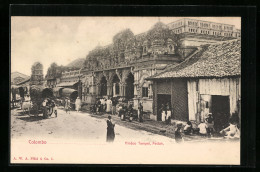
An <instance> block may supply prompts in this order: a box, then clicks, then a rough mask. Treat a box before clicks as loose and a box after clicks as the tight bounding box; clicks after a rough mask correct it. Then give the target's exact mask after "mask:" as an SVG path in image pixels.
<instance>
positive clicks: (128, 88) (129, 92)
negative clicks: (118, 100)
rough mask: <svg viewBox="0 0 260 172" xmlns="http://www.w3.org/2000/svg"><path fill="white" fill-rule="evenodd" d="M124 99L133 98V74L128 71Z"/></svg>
mask: <svg viewBox="0 0 260 172" xmlns="http://www.w3.org/2000/svg"><path fill="white" fill-rule="evenodd" d="M125 96H126V99H127V100H130V99H132V98H134V75H133V74H132V73H129V74H128V76H127V79H126V95H125Z"/></svg>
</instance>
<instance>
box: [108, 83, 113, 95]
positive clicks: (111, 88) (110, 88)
mask: <svg viewBox="0 0 260 172" xmlns="http://www.w3.org/2000/svg"><path fill="white" fill-rule="evenodd" d="M112 90H113V83H107V95H108V96H113V95H112V93H113V91H112Z"/></svg>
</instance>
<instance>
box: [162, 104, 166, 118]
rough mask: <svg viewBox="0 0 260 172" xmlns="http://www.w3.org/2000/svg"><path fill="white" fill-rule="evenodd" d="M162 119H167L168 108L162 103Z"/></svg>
mask: <svg viewBox="0 0 260 172" xmlns="http://www.w3.org/2000/svg"><path fill="white" fill-rule="evenodd" d="M161 114H162V121H165V119H166V108H165V106H164V105H162V113H161Z"/></svg>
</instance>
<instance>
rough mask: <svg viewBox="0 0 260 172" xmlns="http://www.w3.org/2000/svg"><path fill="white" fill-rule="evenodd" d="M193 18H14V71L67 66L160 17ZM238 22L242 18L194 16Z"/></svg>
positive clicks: (152, 22) (167, 21)
mask: <svg viewBox="0 0 260 172" xmlns="http://www.w3.org/2000/svg"><path fill="white" fill-rule="evenodd" d="M182 18H193V17H11V72H15V71H18V72H21V73H23V74H26V75H31V66H32V65H33V64H34V63H35V62H40V63H42V64H43V70H44V71H43V73H44V75H45V74H46V72H47V70H48V68H49V66H50V65H51V63H53V62H55V63H57V64H58V65H67V64H68V63H70V62H71V61H73V60H76V59H77V58H86V56H87V54H88V52H89V51H91V50H93V49H94V48H95V47H96V46H98V45H99V46H105V45H108V44H111V43H112V39H113V36H114V35H115V34H117V33H118V32H120V31H122V30H124V29H127V28H129V29H131V31H132V32H133V33H134V34H135V35H136V34H139V33H143V32H146V31H148V30H149V29H150V28H151V27H152V26H153V25H154V24H155V23H156V22H158V21H159V20H160V21H161V22H163V23H165V24H168V23H171V22H174V21H176V20H179V19H182ZM194 19H200V20H205V21H211V22H218V23H224V24H232V25H235V27H236V28H237V29H241V19H240V18H239V17H196V18H195V17H194Z"/></svg>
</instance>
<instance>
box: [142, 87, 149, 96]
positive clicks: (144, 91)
mask: <svg viewBox="0 0 260 172" xmlns="http://www.w3.org/2000/svg"><path fill="white" fill-rule="evenodd" d="M142 97H148V87H143V88H142Z"/></svg>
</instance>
